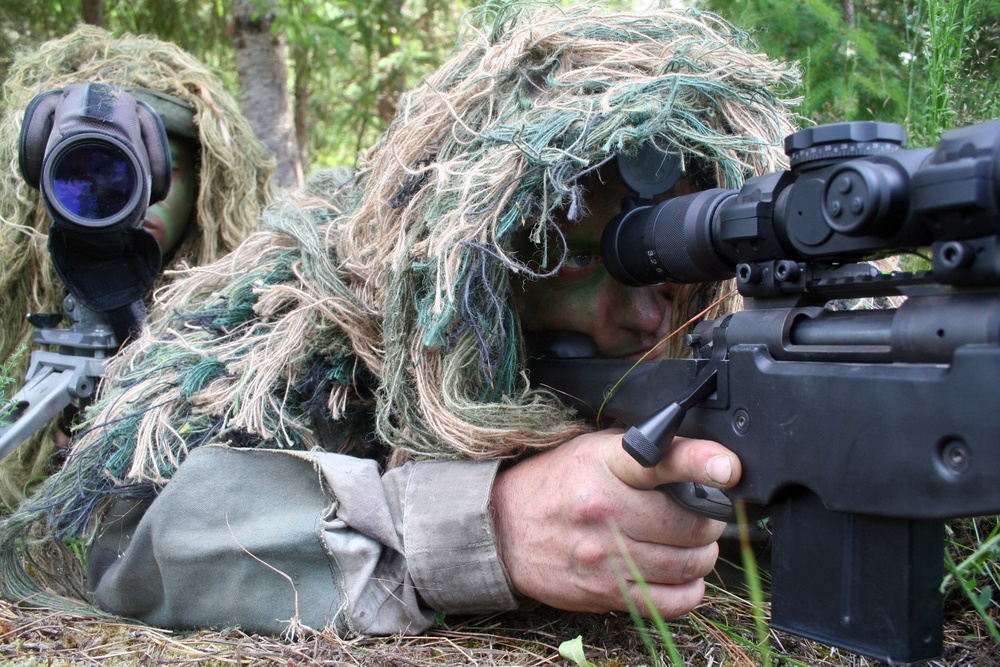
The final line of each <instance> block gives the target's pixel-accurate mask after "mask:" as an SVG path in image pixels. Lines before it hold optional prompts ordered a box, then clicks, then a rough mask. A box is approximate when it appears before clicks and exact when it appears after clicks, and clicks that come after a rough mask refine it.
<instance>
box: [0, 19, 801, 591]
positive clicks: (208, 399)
mask: <svg viewBox="0 0 1000 667" xmlns="http://www.w3.org/2000/svg"><path fill="white" fill-rule="evenodd" d="M486 18H487V19H488V20H483V21H479V22H477V23H476V26H478V27H472V28H470V29H469V33H468V34H467V35H466V39H465V40H464V41H463V45H462V46H461V47H460V49H459V50H458V52H457V53H456V55H455V56H454V57H453V58H452V59H450V60H449V61H448V62H447V63H446V64H445V65H444V66H442V67H441V68H440V69H439V70H438V71H437V72H436V73H435V74H433V75H432V76H430V77H429V78H428V79H427V80H426V81H425V82H424V83H423V84H422V85H421V86H420V87H419V88H417V89H416V90H414V91H413V92H412V93H410V94H409V95H408V96H407V97H406V98H405V100H404V102H403V104H402V107H401V109H400V111H399V114H398V116H397V118H396V120H395V121H394V123H393V124H392V125H391V127H390V128H389V130H388V131H387V133H386V134H385V135H384V136H383V137H382V138H381V140H380V141H379V143H378V144H377V145H376V146H375V147H374V148H373V149H372V150H371V151H370V152H369V153H368V155H367V156H366V158H365V159H364V160H363V163H362V165H361V168H360V170H359V172H358V173H357V174H356V176H355V177H354V178H353V179H345V178H341V177H340V176H338V175H337V174H324V175H322V176H320V177H317V178H314V179H313V181H312V182H311V184H310V186H309V189H308V192H307V193H305V194H304V195H303V196H302V197H301V198H299V200H298V201H294V202H292V201H285V202H282V203H280V204H277V205H273V206H272V207H270V208H269V209H268V210H267V211H266V212H265V214H264V215H263V217H262V221H261V226H262V230H261V231H259V232H256V233H255V234H254V235H252V236H251V237H250V238H249V239H248V240H247V241H246V242H245V243H243V244H242V245H241V246H240V247H239V248H238V249H237V250H236V251H235V252H234V253H232V254H231V255H230V256H229V257H226V258H224V259H222V260H221V261H219V262H216V263H214V264H212V265H209V266H206V267H201V268H197V269H195V270H194V271H193V272H192V273H191V274H190V275H189V276H187V277H185V278H184V279H183V280H181V281H177V282H175V283H173V284H172V285H171V286H169V287H168V288H167V289H165V290H164V291H163V293H162V300H161V302H160V306H161V307H160V308H159V309H158V310H157V311H156V313H155V314H154V317H153V321H152V323H151V325H150V327H149V328H148V330H147V331H146V333H145V334H144V335H143V336H142V338H141V339H140V340H138V341H137V342H136V343H134V344H133V345H131V346H129V348H128V349H127V350H126V351H125V352H124V353H123V354H122V355H120V356H119V357H118V358H117V360H116V363H115V365H114V368H113V369H111V370H110V371H109V376H110V377H112V378H113V381H111V382H110V383H109V384H108V386H107V387H106V388H105V393H104V395H103V398H102V400H101V401H100V403H99V404H98V405H97V406H96V408H95V409H94V410H92V411H91V413H90V414H89V418H90V427H89V430H88V431H87V432H86V433H84V434H82V435H81V437H80V438H79V441H78V443H77V444H76V445H75V447H74V450H73V453H72V454H71V456H70V459H69V461H68V462H67V465H66V467H65V468H64V470H63V471H62V473H61V474H59V475H58V476H56V477H54V478H53V479H50V480H49V481H48V482H47V483H46V484H45V485H44V487H43V489H42V490H41V491H40V493H39V494H38V495H37V496H36V497H35V498H34V499H33V500H32V501H31V502H30V503H29V504H26V505H25V506H23V507H22V508H21V509H20V510H19V511H18V512H17V513H15V515H14V516H12V517H11V518H10V519H9V520H8V521H7V523H6V525H4V526H3V527H2V532H0V556H2V557H3V558H5V560H6V563H4V564H3V583H4V587H5V591H4V592H5V595H7V596H11V597H14V598H18V599H19V598H21V597H23V596H25V595H27V594H28V592H29V591H32V590H37V584H36V583H34V582H33V581H32V580H31V579H30V578H29V577H27V576H26V574H25V572H24V569H23V566H22V564H21V563H20V562H15V561H18V559H17V558H12V557H11V554H12V552H14V550H15V549H16V548H17V547H16V545H17V544H18V543H20V544H22V545H23V544H25V543H26V542H25V538H24V536H25V535H26V534H28V532H29V529H30V528H31V527H32V526H35V527H36V528H37V530H38V532H39V533H41V534H43V535H44V536H43V537H42V538H41V541H40V542H38V543H37V544H41V545H44V544H45V540H50V541H52V540H58V539H61V538H65V537H70V536H85V535H87V534H88V532H89V531H90V530H91V529H92V526H93V520H94V518H95V516H99V509H100V507H101V506H102V505H103V504H104V503H105V502H106V501H108V500H109V499H111V498H115V497H122V496H128V497H141V496H149V495H152V494H154V493H156V491H157V490H158V489H159V488H160V486H161V485H162V484H164V483H166V482H167V481H168V480H169V478H170V476H171V474H172V473H173V471H174V470H175V468H176V467H177V465H178V464H179V462H181V461H182V460H183V459H184V457H185V455H186V453H187V452H188V451H190V450H191V449H192V448H194V447H198V446H201V445H203V444H206V443H213V442H214V443H229V444H231V445H234V446H240V447H285V448H300V449H301V448H311V447H314V446H321V447H325V448H327V449H332V450H336V451H342V452H348V453H359V454H366V455H367V454H370V453H371V451H372V449H373V448H376V447H386V446H387V447H388V448H391V449H392V450H393V452H394V457H393V458H394V460H395V462H398V461H399V460H401V459H404V458H408V457H409V458H413V457H415V458H427V457H474V458H491V457H514V456H518V455H521V454H524V453H526V452H529V451H532V450H537V449H540V448H545V447H551V446H553V445H556V444H558V443H561V442H564V441H565V440H566V439H567V438H569V437H571V436H572V435H575V434H577V433H580V432H581V431H582V430H583V429H584V428H585V427H584V426H583V425H581V424H579V423H577V422H575V421H572V420H570V419H568V417H567V413H566V411H565V409H564V408H563V407H562V405H561V404H560V403H559V401H558V400H557V399H556V397H555V396H553V395H552V394H550V393H548V392H545V391H537V390H532V389H531V388H530V387H529V385H528V383H527V380H526V377H525V374H524V345H523V340H522V335H521V331H520V329H519V324H518V318H517V314H516V312H515V310H514V306H513V302H514V299H513V294H512V290H513V286H514V284H515V282H514V278H513V276H515V275H519V276H526V277H528V278H529V279H530V278H531V277H532V276H531V269H530V268H529V266H528V265H527V264H526V263H525V262H524V261H523V260H522V258H520V257H519V256H518V255H517V254H516V252H515V250H514V248H515V246H516V245H523V239H524V238H530V239H531V240H533V241H535V242H536V243H539V244H541V243H544V242H546V240H547V239H553V238H556V239H558V235H557V234H555V233H553V231H552V227H553V226H554V223H553V221H554V219H555V217H556V214H557V212H559V211H569V212H570V217H571V218H574V217H575V218H577V219H579V218H580V217H581V215H582V212H583V211H584V209H585V206H584V203H585V202H584V195H585V192H584V189H583V187H582V184H581V183H582V181H583V180H584V179H583V177H584V176H585V175H587V174H589V173H591V172H593V171H594V170H595V169H597V168H599V167H600V166H601V165H603V164H604V163H606V162H607V161H608V160H609V159H610V158H611V157H612V156H613V155H615V154H617V153H627V152H630V151H635V150H637V149H638V148H639V147H640V146H641V145H642V144H643V143H644V142H649V141H653V142H655V143H656V144H657V145H659V146H660V147H661V148H663V149H666V150H672V151H679V152H681V153H683V154H684V155H686V156H689V157H692V158H693V159H697V160H699V161H701V162H702V163H704V164H710V165H713V166H714V168H715V178H716V179H717V181H718V183H719V184H720V185H722V186H724V187H729V188H734V187H737V186H739V184H740V183H741V182H742V181H743V179H744V178H745V177H746V176H748V175H750V174H753V173H757V172H764V171H772V170H775V169H779V168H781V167H783V165H784V162H783V160H784V157H783V154H782V151H781V142H782V139H783V137H784V136H785V135H786V134H787V133H788V132H789V131H790V130H791V129H792V128H791V123H790V119H791V113H790V111H789V106H788V102H787V100H786V98H785V97H783V95H785V94H786V93H787V92H788V89H789V87H791V86H792V85H794V82H795V78H794V74H793V73H792V72H790V71H789V70H788V69H786V68H784V67H782V66H779V65H776V64H775V63H772V62H770V61H769V60H768V59H767V58H766V57H764V56H762V55H757V54H755V53H753V52H752V44H750V43H749V42H748V39H747V37H746V35H744V34H742V33H739V32H738V31H736V30H735V29H734V28H733V27H732V26H730V25H729V24H727V23H725V22H723V21H721V20H719V19H718V18H716V17H714V16H711V15H708V14H700V13H696V12H684V13H681V12H675V11H668V10H650V11H647V12H644V13H642V14H627V13H609V12H608V11H606V10H605V9H603V8H601V7H598V6H586V7H582V8H577V9H565V8H557V7H551V6H537V5H536V6H532V7H530V8H529V7H527V6H524V5H514V6H509V7H507V8H506V9H504V10H502V11H500V12H498V13H496V14H495V15H491V16H488V17H486ZM516 239H521V240H522V243H520V244H515V240H516ZM557 268H558V267H544V268H543V269H542V270H544V271H550V272H551V271H554V270H556V269H557ZM718 291H719V287H718V286H714V285H713V286H708V287H707V288H704V289H692V290H690V291H689V293H688V296H687V300H688V301H690V302H691V303H695V302H699V301H704V300H707V299H708V298H709V297H710V295H711V294H714V293H717V292H718ZM688 305H689V304H681V307H677V308H675V309H674V310H675V311H676V313H677V319H678V320H679V321H681V322H683V320H684V319H685V318H686V317H687V314H688V311H689V310H690V308H689V307H688ZM220 474H224V471H220ZM39 526H40V528H39ZM28 542H30V540H29V541H28Z"/></svg>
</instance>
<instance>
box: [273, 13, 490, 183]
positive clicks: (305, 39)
mask: <svg viewBox="0 0 1000 667" xmlns="http://www.w3.org/2000/svg"><path fill="white" fill-rule="evenodd" d="M469 6H470V5H468V4H465V3H464V2H461V1H460V2H444V1H442V0H371V1H367V0H366V1H364V2H360V1H358V0H335V1H333V2H317V1H316V0H284V2H283V5H282V14H281V15H280V16H279V20H278V28H279V29H280V30H282V31H283V32H284V34H285V36H286V39H287V42H288V47H289V56H290V60H291V61H292V62H293V67H294V70H295V88H296V91H295V97H296V100H297V103H298V104H301V105H305V106H306V112H305V114H304V116H305V117H306V118H308V126H307V127H305V128H299V129H300V131H301V130H302V129H304V130H305V133H306V135H307V136H308V137H309V153H310V156H309V158H308V159H307V160H306V163H307V164H312V165H313V166H341V165H348V166H349V165H352V164H353V163H354V160H355V157H356V155H357V153H358V152H360V151H361V150H363V149H365V148H367V147H368V146H370V145H371V144H372V143H374V141H375V139H376V138H377V136H378V135H379V134H380V133H381V132H382V131H383V130H384V129H385V127H386V126H387V124H388V122H389V120H390V119H391V118H392V116H393V115H394V113H395V111H396V107H397V105H398V104H399V101H400V97H401V95H402V93H403V92H404V91H405V90H406V89H408V88H410V87H412V86H414V85H415V84H417V83H418V82H419V81H420V78H421V77H422V76H424V75H426V74H428V73H430V72H431V71H432V70H433V69H434V68H435V67H436V66H437V65H438V64H439V63H440V62H441V60H442V59H443V58H444V57H445V56H446V55H447V53H448V52H449V51H450V49H451V48H452V46H453V44H454V40H455V34H456V30H457V25H458V21H459V18H460V17H461V13H462V12H463V11H464V10H466V9H468V7H469Z"/></svg>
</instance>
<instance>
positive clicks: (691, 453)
mask: <svg viewBox="0 0 1000 667" xmlns="http://www.w3.org/2000/svg"><path fill="white" fill-rule="evenodd" d="M605 454H606V459H605V463H606V464H607V466H608V468H609V469H610V470H611V471H612V473H614V475H615V477H617V478H618V479H620V480H621V481H622V482H624V483H625V484H627V485H629V486H631V487H633V488H636V489H654V488H656V487H658V486H660V485H661V484H670V483H673V482H698V483H700V484H705V485H706V486H713V487H715V488H719V489H728V488H730V487H733V486H735V485H736V484H737V483H738V482H739V481H740V475H741V474H742V472H743V469H742V467H741V465H740V460H739V457H737V456H736V454H734V453H733V452H732V451H730V450H729V449H726V448H725V447H724V446H722V445H720V444H719V443H717V442H712V441H711V440H694V439H691V438H674V440H673V442H671V443H670V446H669V447H667V451H666V452H665V453H664V456H663V459H662V460H661V461H660V462H659V463H658V464H656V465H655V466H654V467H652V468H644V467H643V466H642V465H640V464H639V462H638V461H636V460H635V459H633V458H632V457H631V456H630V455H629V454H628V452H626V451H625V449H624V448H623V447H622V446H621V439H620V438H619V440H618V446H617V447H609V448H607V450H606V453H605Z"/></svg>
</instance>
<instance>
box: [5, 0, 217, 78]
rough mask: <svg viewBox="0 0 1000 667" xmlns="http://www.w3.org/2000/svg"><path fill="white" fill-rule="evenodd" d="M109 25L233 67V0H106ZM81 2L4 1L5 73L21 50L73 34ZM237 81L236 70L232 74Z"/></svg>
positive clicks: (106, 24)
mask: <svg viewBox="0 0 1000 667" xmlns="http://www.w3.org/2000/svg"><path fill="white" fill-rule="evenodd" d="M103 4H104V27H105V28H107V29H108V30H110V31H111V32H112V33H114V34H122V33H125V32H129V33H133V34H146V35H152V36H154V37H157V38H159V39H163V40H166V41H170V42H174V43H176V44H177V45H179V46H180V47H182V48H183V49H185V50H187V51H190V52H191V53H193V54H195V55H197V56H198V57H199V58H200V59H202V60H203V61H204V62H206V63H208V64H210V65H212V66H214V67H217V68H219V69H220V71H223V72H227V71H229V72H232V71H233V55H232V51H233V49H232V44H231V42H230V40H229V38H228V37H227V34H226V26H227V24H228V22H229V18H228V16H229V5H230V2H228V0H143V2H134V1H133V0H104V2H103ZM81 7H82V3H81V2H80V0H34V1H33V2H24V1H23V0H0V77H3V76H4V74H5V72H6V71H7V68H8V67H9V66H10V63H11V61H12V60H13V57H14V54H15V53H16V52H17V51H18V50H22V49H31V48H33V47H34V46H36V45H38V44H40V43H41V42H44V41H46V40H48V39H52V38H54V37H60V36H62V35H65V34H67V33H68V32H70V31H71V30H72V29H73V27H74V26H75V25H76V24H77V23H80V22H82V21H83V14H82V9H81ZM230 80H231V81H232V83H233V84H235V82H236V79H235V72H233V75H232V76H231V77H230Z"/></svg>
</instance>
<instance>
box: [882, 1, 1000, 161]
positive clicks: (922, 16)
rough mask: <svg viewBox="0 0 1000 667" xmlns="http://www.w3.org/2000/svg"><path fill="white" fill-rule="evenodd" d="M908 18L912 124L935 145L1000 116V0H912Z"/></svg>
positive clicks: (922, 141)
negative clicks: (962, 129)
mask: <svg viewBox="0 0 1000 667" xmlns="http://www.w3.org/2000/svg"><path fill="white" fill-rule="evenodd" d="M904 6H905V7H906V10H907V11H906V17H907V25H906V30H907V37H906V45H907V50H906V51H904V52H903V54H902V56H903V60H904V62H905V66H906V70H907V82H908V87H907V93H908V94H907V97H906V99H907V109H906V120H907V129H908V130H909V132H910V135H911V137H912V138H913V139H914V141H913V142H912V143H913V144H914V145H932V144H933V143H934V142H936V140H937V138H938V137H939V136H940V134H941V133H942V132H944V131H946V130H949V129H951V128H954V127H957V126H960V125H966V124H970V123H973V122H977V121H982V120H986V119H990V118H995V117H997V116H1000V99H998V94H1000V61H998V58H997V45H998V43H1000V2H997V1H996V0H912V1H911V2H907V3H904Z"/></svg>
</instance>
